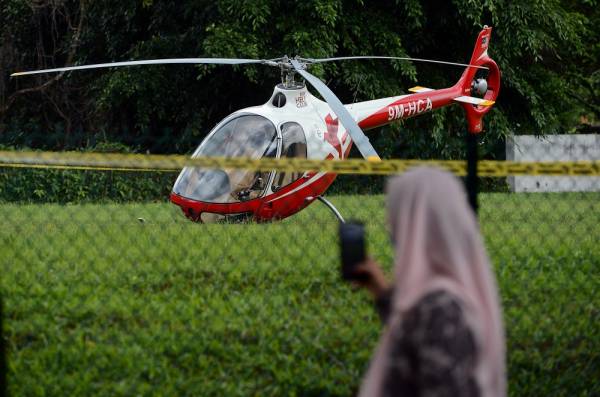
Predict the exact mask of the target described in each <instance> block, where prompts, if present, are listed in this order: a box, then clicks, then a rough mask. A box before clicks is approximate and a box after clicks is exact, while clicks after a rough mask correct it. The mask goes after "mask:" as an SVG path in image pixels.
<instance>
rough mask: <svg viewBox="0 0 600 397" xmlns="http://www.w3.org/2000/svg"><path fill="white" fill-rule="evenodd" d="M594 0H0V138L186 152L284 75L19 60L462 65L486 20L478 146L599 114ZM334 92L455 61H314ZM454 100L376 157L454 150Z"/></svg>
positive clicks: (377, 88)
mask: <svg viewBox="0 0 600 397" xmlns="http://www.w3.org/2000/svg"><path fill="white" fill-rule="evenodd" d="M598 8H600V7H598V4H597V1H596V0H578V1H575V0H532V1H528V2H512V1H509V0H480V1H477V0H453V1H441V0H436V1H423V0H406V1H390V0H388V1H381V2H377V4H376V5H374V4H367V3H366V2H363V1H361V0H347V1H342V0H307V1H301V2H294V3H290V2H283V1H277V0H247V1H234V0H218V1H205V0H179V1H176V0H170V1H169V0H165V1H158V0H102V1H90V0H4V1H3V2H2V4H1V5H0V26H1V28H0V29H2V30H0V72H2V75H1V78H0V134H1V137H0V143H4V144H8V145H17V146H21V145H27V146H29V147H39V148H50V149H64V148H80V147H90V146H94V145H95V144H97V142H102V141H115V142H121V143H123V144H126V145H128V146H130V147H134V148H135V149H136V150H143V151H145V150H150V151H153V152H178V153H183V152H189V151H190V150H192V149H193V148H194V147H195V146H197V145H198V143H199V142H200V140H201V139H202V137H203V136H204V135H205V134H206V133H207V132H208V131H209V130H210V128H211V127H212V126H213V125H214V124H215V123H216V122H218V121H219V120H220V119H221V118H223V117H224V116H226V115H227V114H229V113H231V112H232V111H234V110H237V109H239V108H242V107H246V106H251V105H256V104H260V103H263V102H264V101H265V100H266V99H267V98H268V97H269V95H270V92H271V90H272V87H273V85H274V84H275V83H277V81H278V79H279V71H278V70H277V69H274V68H267V67H263V66H243V67H240V66H238V67H229V66H190V65H175V66H171V65H168V66H146V67H129V68H115V69H108V70H106V69H103V70H94V71H83V72H71V73H66V74H56V75H38V76H27V77H22V78H19V79H10V78H9V77H8V75H9V74H10V73H11V72H13V71H16V70H30V69H38V68H46V67H60V66H64V65H66V64H86V63H99V62H111V61H123V60H130V59H152V58H168V57H197V56H206V57H244V58H274V57H278V56H281V55H284V54H288V55H296V54H298V55H301V56H304V57H328V56H345V55H363V54H373V55H391V56H408V55H410V56H413V57H422V58H435V59H443V60H451V61H457V62H465V61H467V60H468V59H469V57H470V54H471V52H472V48H473V43H474V40H475V38H476V35H477V33H478V32H479V30H480V29H481V27H482V25H484V24H488V25H491V26H493V27H494V32H493V36H492V41H491V46H490V55H491V56H492V58H494V59H495V60H496V61H497V62H498V64H499V66H500V69H501V71H502V78H503V80H502V88H501V91H500V97H499V101H498V104H497V106H496V108H495V109H494V110H493V111H492V112H491V113H490V114H489V115H488V116H487V117H486V120H485V121H486V138H485V140H484V146H483V150H484V151H485V152H486V153H487V154H489V155H491V156H493V155H494V153H493V152H494V148H495V147H496V144H497V142H499V141H500V140H501V139H502V138H503V136H505V135H507V134H510V133H553V132H557V131H568V130H572V129H573V128H574V127H575V126H576V125H577V124H578V123H580V121H581V120H582V117H583V118H584V119H583V120H588V121H591V122H595V121H596V120H598V118H599V117H600V113H599V108H598V103H599V101H598V96H599V85H600V84H599V83H600V71H599V70H598V64H599V62H598V58H599V56H598V55H599V48H600V44H599V43H600V37H599V36H600V33H599V29H598V28H597V26H598V23H600V18H599V12H598ZM312 72H313V73H315V74H317V75H319V76H320V77H322V78H323V79H324V80H325V81H326V82H328V84H329V85H330V87H331V88H332V89H333V90H334V92H336V93H337V94H338V96H339V97H340V98H341V99H342V101H343V102H345V103H348V102H352V101H354V100H367V99H373V98H378V97H384V96H391V95H398V94H401V93H403V92H406V88H407V87H410V86H412V85H414V84H415V83H417V82H418V83H419V84H421V85H425V86H429V87H435V88H438V87H439V88H441V87H444V86H448V85H450V84H453V83H454V82H455V81H456V80H457V79H458V77H459V76H460V73H461V72H462V70H461V69H460V68H447V67H440V66H433V65H427V64H411V63H408V62H388V61H372V62H371V61H347V62H340V63H330V64H325V65H323V66H322V67H314V68H313V69H312ZM464 131H465V120H464V115H463V114H462V109H460V107H458V106H454V107H450V108H445V109H442V110H440V111H436V112H434V113H433V114H431V115H428V116H424V117H419V118H416V119H412V120H408V121H406V122H404V124H403V125H398V124H396V125H393V126H389V127H384V128H382V129H381V131H379V132H376V133H375V137H376V138H375V139H374V144H375V146H376V148H377V149H378V150H379V151H380V152H381V153H382V154H383V155H384V156H387V157H389V156H394V157H416V156H419V157H440V156H441V157H452V156H457V155H460V153H461V151H462V138H461V136H462V134H463V133H464Z"/></svg>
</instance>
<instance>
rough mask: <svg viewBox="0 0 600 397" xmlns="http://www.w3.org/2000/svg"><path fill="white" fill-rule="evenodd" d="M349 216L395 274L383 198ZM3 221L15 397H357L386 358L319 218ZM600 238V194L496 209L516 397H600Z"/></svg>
mask: <svg viewBox="0 0 600 397" xmlns="http://www.w3.org/2000/svg"><path fill="white" fill-rule="evenodd" d="M332 201H333V202H334V203H335V204H336V205H337V206H338V208H339V209H340V210H341V212H342V213H343V214H344V215H346V216H347V217H351V218H352V217H353V218H358V219H362V220H364V221H366V223H367V226H368V234H369V235H368V238H369V250H370V252H371V253H372V254H373V255H374V256H375V257H376V258H377V259H378V260H379V261H380V262H382V263H383V264H385V266H387V268H388V269H389V267H390V265H391V262H392V252H391V249H390V247H389V244H388V241H389V239H388V236H387V234H386V231H385V218H384V200H383V196H338V197H333V198H332ZM138 218H143V219H144V220H145V222H143V223H142V222H140V221H138ZM0 219H2V227H1V228H0V274H1V281H0V283H1V287H2V293H3V298H4V304H5V328H6V330H5V334H6V337H7V339H8V348H9V355H10V357H9V359H10V362H9V365H10V373H9V377H10V389H11V391H12V393H13V395H15V396H21V395H22V396H36V395H60V396H65V395H86V396H88V395H127V396H131V395H215V396H225V395H227V396H229V395H303V396H305V395H309V396H320V395H348V394H351V393H352V392H354V391H356V389H357V387H358V385H359V384H360V380H361V377H362V375H363V374H364V372H365V369H366V366H367V364H368V360H369V357H370V355H371V352H372V349H373V347H374V346H375V344H376V342H377V338H378V335H379V332H380V324H379V323H378V319H377V316H376V315H375V313H374V311H373V309H372V307H371V305H370V302H369V300H368V297H367V296H366V295H365V294H364V293H362V292H358V293H357V292H353V291H351V289H350V288H348V286H347V285H345V284H344V283H343V282H341V281H340V278H339V276H338V252H337V238H336V229H337V225H336V222H335V220H334V218H333V216H332V215H331V214H330V213H329V212H327V210H326V209H325V208H324V207H323V206H321V205H320V204H318V203H317V204H314V205H312V206H311V207H309V208H308V209H307V210H305V211H303V212H301V213H300V214H298V215H297V216H295V217H292V218H290V219H287V220H285V221H283V222H279V223H274V224H219V225H198V224H193V223H192V222H189V221H188V220H186V219H185V218H184V217H183V215H182V214H181V212H180V210H179V209H178V208H177V207H175V206H173V205H171V204H168V203H158V204H118V205H117V204H87V205H64V206H63V205H51V204H48V205H16V204H0ZM599 223H600V194H598V193H590V194H580V193H573V194H543V195H542V194H530V195H526V194H520V195H514V194H512V195H511V194H500V193H499V194H487V195H481V224H482V230H483V232H484V234H485V236H486V240H487V244H488V247H489V251H490V256H491V257H492V259H493V263H494V266H495V271H496V275H497V277H498V280H499V284H500V290H501V295H502V300H503V305H504V316H505V323H506V328H507V336H508V352H509V357H508V360H509V384H510V394H511V395H512V396H550V395H564V396H586V395H589V396H592V395H599V394H600V385H599V380H598V379H599V378H600V325H599V324H600V311H599V308H598V289H599V286H600V226H599Z"/></svg>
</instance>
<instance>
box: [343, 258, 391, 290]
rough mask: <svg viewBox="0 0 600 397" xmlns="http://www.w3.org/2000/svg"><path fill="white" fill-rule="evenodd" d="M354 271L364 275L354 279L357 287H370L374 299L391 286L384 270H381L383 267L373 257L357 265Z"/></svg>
mask: <svg viewBox="0 0 600 397" xmlns="http://www.w3.org/2000/svg"><path fill="white" fill-rule="evenodd" d="M353 273H355V274H357V275H362V276H364V277H361V279H360V280H356V281H353V282H352V284H353V285H354V286H356V287H363V288H366V289H368V290H369V292H370V293H371V295H373V298H374V299H377V298H378V297H379V296H381V295H382V294H383V293H384V292H385V291H387V289H388V288H389V283H388V281H387V280H386V278H385V274H384V273H383V270H381V267H380V266H379V265H378V264H377V262H375V260H374V259H373V258H371V257H369V258H367V259H365V261H364V262H362V263H360V264H358V265H356V267H355V268H354V270H353Z"/></svg>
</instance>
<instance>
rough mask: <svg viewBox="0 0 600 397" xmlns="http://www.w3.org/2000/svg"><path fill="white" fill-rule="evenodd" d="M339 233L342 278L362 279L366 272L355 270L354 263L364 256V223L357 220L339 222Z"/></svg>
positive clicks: (363, 258)
mask: <svg viewBox="0 0 600 397" xmlns="http://www.w3.org/2000/svg"><path fill="white" fill-rule="evenodd" d="M339 234H340V256H341V259H342V278H343V279H345V280H364V279H365V278H366V276H367V275H366V274H363V273H358V274H357V273H356V272H355V267H356V265H358V264H359V263H362V262H364V260H365V258H366V252H365V251H366V250H365V229H364V225H363V224H362V223H359V222H348V223H340V228H339Z"/></svg>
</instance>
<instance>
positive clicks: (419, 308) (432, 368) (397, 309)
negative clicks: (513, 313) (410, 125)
mask: <svg viewBox="0 0 600 397" xmlns="http://www.w3.org/2000/svg"><path fill="white" fill-rule="evenodd" d="M386 200H387V210H388V217H389V218H388V222H389V228H390V233H391V239H392V242H393V244H394V250H395V264H394V281H393V283H392V285H391V286H390V285H389V284H388V282H387V281H386V280H385V278H384V275H383V273H382V271H381V269H380V267H379V266H378V265H377V264H376V263H375V262H374V261H373V260H367V261H366V262H364V263H363V264H361V265H360V266H359V267H358V268H357V271H358V272H360V273H362V274H363V276H364V277H363V281H361V282H360V283H359V285H361V286H364V287H366V288H368V289H369V291H371V293H372V294H373V295H374V297H375V301H376V306H377V308H378V310H379V312H380V315H381V317H382V320H383V321H384V323H385V330H384V332H383V335H382V336H381V339H380V342H379V346H378V348H377V350H376V352H375V354H374V356H373V358H372V361H371V364H370V368H369V371H368V373H367V375H366V378H365V379H364V381H363V384H362V386H361V390H360V396H369V397H371V396H484V397H487V396H493V397H496V396H505V395H506V374H505V339H504V331H503V326H502V319H501V310H500V303H499V299H498V293H497V289H496V283H495V280H494V276H493V274H492V270H491V267H490V263H489V260H488V257H487V254H486V252H485V248H484V245H483V241H482V237H481V236H480V234H479V229H478V225H477V221H476V219H475V216H474V214H473V211H472V210H471V209H470V208H469V207H468V204H467V199H466V193H465V191H464V190H463V188H462V184H461V183H460V182H459V181H458V180H457V179H456V178H455V177H454V176H452V175H451V174H449V173H447V172H443V171H440V170H436V169H431V168H418V169H415V170H412V171H409V172H407V173H406V174H404V175H402V176H399V177H395V178H393V179H390V180H389V181H388V184H387V199H386Z"/></svg>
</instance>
